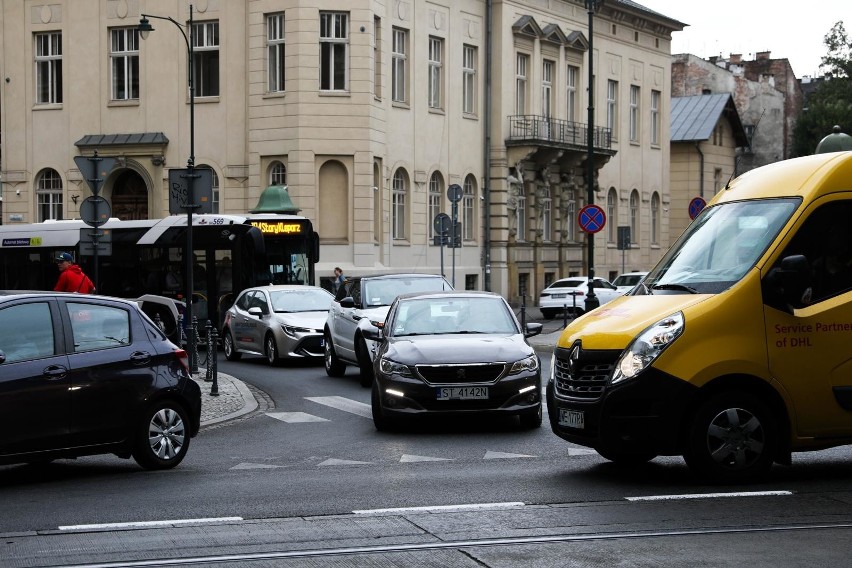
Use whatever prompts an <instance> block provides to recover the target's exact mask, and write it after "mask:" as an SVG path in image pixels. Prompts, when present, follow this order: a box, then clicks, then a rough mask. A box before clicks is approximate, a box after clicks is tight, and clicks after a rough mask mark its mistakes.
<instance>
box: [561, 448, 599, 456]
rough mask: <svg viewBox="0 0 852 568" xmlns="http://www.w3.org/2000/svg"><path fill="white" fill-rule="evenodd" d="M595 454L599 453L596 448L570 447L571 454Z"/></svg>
mask: <svg viewBox="0 0 852 568" xmlns="http://www.w3.org/2000/svg"><path fill="white" fill-rule="evenodd" d="M595 454H597V452H596V451H595V450H590V449H588V448H568V455H569V456H591V455H595Z"/></svg>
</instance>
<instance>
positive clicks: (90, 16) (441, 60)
mask: <svg viewBox="0 0 852 568" xmlns="http://www.w3.org/2000/svg"><path fill="white" fill-rule="evenodd" d="M0 7H2V8H0V35H2V37H0V40H2V45H6V46H10V45H14V46H19V47H18V48H17V49H6V50H4V51H3V52H2V54H0V65H2V74H3V78H4V82H3V88H2V91H0V129H2V131H1V132H0V135H2V172H0V174H2V180H3V183H2V188H3V192H2V195H1V197H2V198H3V201H2V205H3V209H2V223H17V222H32V221H41V220H45V219H58V218H72V217H76V216H78V215H79V209H78V208H79V204H80V203H81V201H82V199H84V198H85V197H86V196H87V195H89V194H90V191H89V188H88V186H87V184H86V183H85V180H83V179H82V176H81V175H80V172H79V171H78V170H77V168H76V167H75V163H74V161H73V158H74V156H77V155H91V153H92V152H93V151H94V150H97V151H98V152H99V153H100V155H110V156H115V157H116V158H117V161H116V166H115V168H114V169H113V170H112V171H111V172H110V173H109V175H108V177H107V178H106V181H105V182H104V184H103V188H102V195H103V196H104V197H105V198H106V199H107V200H108V201H109V202H110V204H111V208H112V212H113V215H114V216H118V217H121V218H127V219H132V218H146V217H151V218H155V217H161V216H165V215H167V214H168V199H167V195H168V194H167V189H168V187H167V181H168V172H169V170H170V169H172V168H182V167H184V166H185V164H186V163H187V159H188V156H189V155H190V146H193V147H194V155H195V161H194V164H195V166H196V167H208V168H210V169H212V171H213V174H214V175H213V185H214V188H213V189H214V207H215V209H216V210H217V211H219V212H222V213H231V212H234V213H236V212H244V211H246V210H248V209H251V208H252V207H253V206H254V205H255V204H256V203H257V200H258V197H259V196H260V194H261V192H262V191H263V189H264V188H265V187H267V186H269V185H272V184H286V185H287V186H288V188H289V192H290V197H291V199H292V201H293V202H294V203H295V204H296V206H297V207H299V208H300V209H301V214H303V215H306V216H308V217H310V218H311V219H313V220H314V222H315V226H316V228H317V230H318V231H319V233H320V235H321V245H322V255H321V258H322V261H321V263H320V265H319V266H318V274H319V275H321V276H327V275H330V274H331V272H332V269H333V267H334V266H341V267H343V269H344V271H345V273H347V274H353V275H354V274H368V273H372V272H380V271H402V270H414V271H420V272H427V271H428V272H438V271H439V270H440V268H441V258H444V259H445V262H446V266H445V269H444V272H445V273H446V274H447V275H448V276H449V272H450V270H449V264H450V259H451V258H452V261H453V266H454V267H455V270H454V276H455V278H454V279H455V280H456V282H455V285H456V286H457V287H459V288H462V287H465V288H474V289H482V288H487V289H492V290H494V291H497V292H500V293H502V294H503V295H505V296H506V297H507V298H509V299H510V300H512V301H515V302H517V301H518V300H519V298H520V296H521V292H522V291H523V292H524V293H525V295H526V296H527V298H532V299H534V298H535V295H536V294H537V292H538V290H540V289H541V288H543V287H544V286H545V285H547V284H548V283H549V282H550V281H552V280H554V279H556V278H559V277H563V276H567V275H569V274H577V273H584V272H586V270H587V258H586V254H585V250H586V238H585V235H584V234H583V233H581V232H580V231H579V229H578V227H577V222H576V215H577V212H578V210H579V209H580V208H581V207H582V206H583V205H585V204H586V202H587V198H586V196H587V193H588V192H587V187H586V178H587V175H586V172H587V171H588V168H587V162H586V160H587V137H586V133H587V128H586V127H587V126H588V125H587V120H586V119H585V118H584V117H585V116H586V115H585V112H584V111H585V110H586V109H587V108H588V107H589V106H590V105H589V100H588V93H589V89H588V86H589V85H588V79H587V78H588V76H589V70H590V67H589V65H590V62H593V64H594V67H593V71H594V86H593V90H592V92H593V94H594V101H593V103H594V104H593V105H591V106H593V107H594V117H595V118H594V124H595V129H594V149H593V170H594V177H595V180H596V182H595V188H594V196H595V198H594V200H595V202H596V203H598V204H600V205H601V206H603V207H604V208H605V210H606V212H607V213H608V215H609V220H608V226H607V228H606V229H605V230H604V231H603V232H602V233H599V234H598V236H597V238H596V247H595V268H596V272H597V274H598V275H603V276H612V275H614V274H615V273H616V272H618V271H619V269H620V267H621V265H622V258H623V257H622V251H618V250H616V246H615V245H616V239H615V235H616V232H615V227H617V226H630V227H631V231H632V234H633V238H632V243H633V244H632V245H631V248H630V249H629V250H628V251H625V252H624V255H625V256H626V263H627V268H628V269H647V268H648V267H650V266H651V265H653V264H654V263H655V262H656V260H657V259H658V258H659V257H660V256H661V255H662V253H663V251H664V250H665V247H666V245H667V243H668V240H669V238H668V234H669V227H668V221H667V218H666V216H665V214H664V212H665V210H666V208H667V207H668V204H669V199H670V196H669V192H668V182H669V179H668V178H669V151H670V149H669V144H668V140H669V120H668V116H669V110H670V109H669V104H670V99H669V94H670V92H671V90H672V84H671V67H670V58H671V50H670V42H671V33H672V32H673V31H678V30H681V29H683V27H684V24H682V23H680V22H678V21H676V20H673V19H671V18H668V17H666V16H664V15H661V14H658V13H656V12H653V11H650V10H647V9H645V8H644V7H642V6H641V5H640V4H637V3H636V2H633V1H630V0H610V1H607V2H605V3H604V4H603V7H602V8H601V9H600V10H599V11H598V12H597V13H596V14H595V15H594V33H593V38H592V39H593V42H592V44H593V46H594V50H593V53H589V51H590V50H589V44H590V41H589V40H590V38H589V34H588V22H589V13H588V11H587V9H586V2H584V1H583V0H452V1H450V0H435V1H426V0H351V1H350V2H346V3H341V2H338V1H332V0H252V1H248V0H227V1H226V0H195V1H194V2H189V1H187V0H179V1H177V2H168V3H162V2H155V1H153V0H73V1H72V0H51V1H50V2H46V1H44V0H14V1H11V0H5V1H2V2H0ZM190 10H192V11H191V12H190ZM143 14H150V15H156V16H159V19H157V18H150V17H149V20H150V22H151V23H152V25H153V26H154V28H155V31H154V32H152V33H151V34H150V36H149V37H148V38H147V39H145V40H144V41H143V40H142V39H141V38H140V36H139V34H138V32H137V30H136V26H137V25H138V23H139V21H140V18H141V17H142V15H143ZM190 15H192V19H193V24H194V25H193V27H192V30H189V29H188V28H187V27H186V26H184V27H182V28H181V29H178V25H177V24H178V23H179V24H184V23H185V22H187V21H188V19H189V18H190ZM164 18H165V19H171V20H172V21H171V22H169V21H165V20H164ZM173 24H175V25H173ZM190 31H191V32H192V33H191V34H189V32H190ZM182 32H183V33H187V34H188V35H189V36H190V37H191V38H192V40H193V53H194V60H193V75H192V76H193V90H194V103H195V104H194V105H190V104H189V103H190V94H189V92H188V89H187V87H188V84H187V83H188V81H187V77H188V75H189V73H188V65H187V59H188V58H187V55H188V48H187V43H185V42H186V41H188V39H189V38H185V37H184V35H183V33H182ZM193 108H194V116H195V121H194V128H191V127H190V112H191V109H193ZM452 184H458V185H459V186H460V187H461V188H462V190H461V192H462V195H461V197H462V199H461V200H460V202H459V203H458V211H457V214H458V220H459V221H460V223H461V235H460V236H461V240H462V247H461V248H457V249H453V250H452V251H449V250H444V251H443V253H444V254H443V255H442V254H441V252H442V251H441V250H440V247H438V246H435V245H434V244H433V236H434V225H433V222H432V221H433V219H434V218H435V215H436V214H437V213H439V212H446V213H450V212H451V206H450V202H449V200H448V197H447V189H448V187H449V186H450V185H452ZM451 255H452V256H451Z"/></svg>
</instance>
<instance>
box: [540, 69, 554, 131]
mask: <svg viewBox="0 0 852 568" xmlns="http://www.w3.org/2000/svg"><path fill="white" fill-rule="evenodd" d="M541 114H542V115H543V116H545V117H546V118H549V117H550V116H552V115H553V61H547V60H545V61H543V62H542V65H541Z"/></svg>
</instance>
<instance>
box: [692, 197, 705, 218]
mask: <svg viewBox="0 0 852 568" xmlns="http://www.w3.org/2000/svg"><path fill="white" fill-rule="evenodd" d="M706 206H707V202H706V201H704V198H703V197H693V198H692V201H690V202H689V218H690V219H695V218H696V217H698V214H699V213H701V210H702V209H704V208H705V207H706Z"/></svg>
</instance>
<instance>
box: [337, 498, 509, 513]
mask: <svg viewBox="0 0 852 568" xmlns="http://www.w3.org/2000/svg"><path fill="white" fill-rule="evenodd" d="M523 506H524V503H523V502H522V501H507V502H505V503H471V504H468V505H432V506H429V507H397V508H393V509H361V510H359V511H352V512H353V513H354V514H356V515H376V514H381V513H432V512H435V513H439V512H440V513H446V512H448V511H450V512H452V511H483V510H488V509H511V508H513V507H523Z"/></svg>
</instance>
